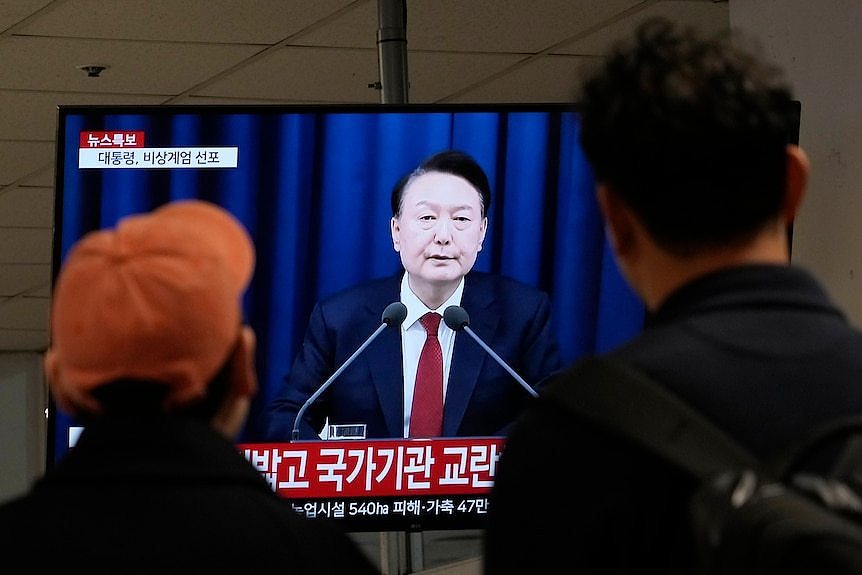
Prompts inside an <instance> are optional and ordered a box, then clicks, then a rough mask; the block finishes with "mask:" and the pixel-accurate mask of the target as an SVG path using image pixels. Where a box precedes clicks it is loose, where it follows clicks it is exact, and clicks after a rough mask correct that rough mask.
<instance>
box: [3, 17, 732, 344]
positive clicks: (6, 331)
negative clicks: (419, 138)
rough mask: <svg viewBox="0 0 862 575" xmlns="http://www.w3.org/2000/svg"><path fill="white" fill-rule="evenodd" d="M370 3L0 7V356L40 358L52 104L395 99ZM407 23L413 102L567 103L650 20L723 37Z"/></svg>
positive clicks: (543, 24) (545, 22)
mask: <svg viewBox="0 0 862 575" xmlns="http://www.w3.org/2000/svg"><path fill="white" fill-rule="evenodd" d="M379 2H383V3H384V4H379V3H378V0H355V1H350V0H313V1H306V0H254V1H245V2H240V1H236V0H182V1H177V0H147V1H146V2H142V1H141V0H54V1H47V0H6V1H0V352H2V351H43V350H44V349H45V348H46V347H47V345H48V331H47V325H48V309H49V301H50V299H49V296H50V290H51V256H52V247H51V246H52V233H53V207H54V206H53V203H54V150H55V134H56V129H57V126H56V120H57V106H58V105H61V104H148V105H154V104H155V105H162V104H165V105H169V104H202V105H206V104H233V103H241V104H257V103H261V104H276V103H286V104H291V103H302V104H309V103H378V102H395V101H399V100H393V99H392V97H391V91H390V89H391V87H392V84H390V83H388V81H384V84H385V85H384V89H383V90H381V89H380V88H379V85H378V87H376V88H375V87H374V85H375V83H378V82H380V80H381V78H380V75H379V72H378V64H379V58H378V47H377V31H378V28H379V26H380V25H379V21H380V17H379V16H378V9H379V8H380V7H381V6H383V7H387V10H388V9H391V8H392V6H393V4H392V2H397V0H379ZM394 6H395V13H397V12H398V10H399V9H400V6H401V4H395V5H394ZM405 12H406V21H407V25H406V50H407V52H406V53H407V65H406V68H407V78H408V80H409V95H408V97H407V101H409V102H410V103H417V104H428V103H443V102H446V103H480V102H492V103H517V102H542V103H544V102H567V101H570V100H571V98H572V94H573V91H574V89H575V87H576V86H577V83H578V76H579V73H581V72H582V71H583V69H584V66H585V65H587V64H589V63H591V62H595V60H596V59H597V58H599V57H600V55H601V54H602V53H603V51H604V50H605V49H606V48H607V46H608V45H609V43H611V42H612V41H613V40H614V39H616V38H618V37H621V36H624V35H628V34H630V33H631V31H632V30H633V28H634V27H635V26H636V25H637V23H638V22H640V21H642V20H643V19H645V18H648V17H651V16H655V15H664V16H668V17H670V18H672V19H675V20H678V21H682V22H686V23H688V24H691V25H694V26H697V27H699V28H702V29H705V30H710V31H712V30H722V29H726V28H727V27H728V25H729V13H728V12H729V8H728V4H727V2H726V1H716V0H645V1H637V0H529V1H528V0H471V1H458V0H407V2H406V10H405ZM387 13H389V12H387ZM385 21H387V22H388V20H385ZM396 46H397V47H398V48H403V47H404V44H403V43H396ZM386 61H387V62H389V61H390V60H386ZM84 66H104V68H105V69H104V70H103V71H102V73H101V74H100V75H98V76H95V77H92V76H89V75H88V74H87V72H86V71H84V70H82V69H81V68H82V67H84ZM397 77H398V78H402V77H403V76H400V75H399V76H397ZM401 85H403V84H401ZM384 94H387V99H386V100H384V99H383V95H384ZM396 94H397V96H396V97H398V98H401V96H400V94H401V92H400V91H396ZM400 101H403V99H402V100H400Z"/></svg>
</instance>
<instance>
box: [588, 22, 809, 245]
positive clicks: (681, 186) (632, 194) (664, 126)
mask: <svg viewBox="0 0 862 575" xmlns="http://www.w3.org/2000/svg"><path fill="white" fill-rule="evenodd" d="M743 41H747V40H746V39H744V38H742V37H732V36H731V35H729V34H723V35H719V36H715V37H712V38H708V39H701V38H698V37H697V35H696V34H695V33H694V32H693V31H692V30H690V29H680V28H677V27H675V25H674V24H672V23H671V22H669V21H667V20H663V19H654V20H651V21H648V22H646V23H645V24H643V25H641V27H639V28H638V31H637V34H636V37H635V39H634V43H633V44H629V43H625V44H620V45H618V46H617V47H616V48H615V49H614V50H613V51H612V52H611V54H610V55H609V57H608V58H607V60H606V61H605V62H604V64H603V66H602V68H601V70H599V71H598V72H597V73H596V74H595V75H593V76H592V77H590V78H589V79H588V80H587V81H586V82H585V83H584V85H583V92H582V94H581V99H580V105H581V113H582V127H581V134H580V141H581V146H582V148H583V150H584V153H585V155H586V157H587V160H588V161H589V162H590V164H591V166H592V168H593V171H594V175H595V177H596V180H597V181H598V182H600V183H604V184H607V185H609V186H610V187H611V188H612V189H613V190H614V192H615V193H617V194H618V195H619V196H620V197H621V198H622V199H623V200H624V201H625V202H626V203H627V204H628V205H629V206H631V208H632V209H633V210H634V211H635V212H636V213H637V214H638V215H639V217H640V218H641V219H642V221H643V223H644V225H645V226H646V228H647V229H648V231H649V232H650V234H651V235H652V236H653V237H654V238H655V240H656V241H657V242H659V244H660V245H662V246H663V247H665V248H666V249H669V250H671V251H673V252H675V253H678V254H681V255H685V254H690V253H693V252H696V251H697V250H698V249H700V248H709V247H714V246H719V245H726V244H734V243H738V242H743V241H745V240H747V239H749V238H750V237H751V236H752V235H753V234H754V233H755V232H756V231H757V230H758V228H760V227H761V226H762V225H763V224H764V223H766V222H767V221H768V220H769V219H770V218H772V217H774V216H776V215H777V214H778V213H779V212H780V209H781V205H782V199H783V193H784V184H785V178H786V152H785V150H786V146H787V145H788V144H789V143H791V142H792V133H791V126H792V125H793V122H792V119H793V118H794V111H795V110H794V107H793V101H792V97H791V91H790V88H789V85H788V84H786V82H785V80H784V79H783V74H782V71H781V70H780V69H779V68H778V67H776V66H774V65H772V64H770V63H769V62H767V61H766V60H764V59H762V58H761V57H760V55H759V53H758V51H757V50H756V49H755V48H754V47H753V45H751V46H750V47H749V48H745V47H743V46H742V45H741V43H742V42H743Z"/></svg>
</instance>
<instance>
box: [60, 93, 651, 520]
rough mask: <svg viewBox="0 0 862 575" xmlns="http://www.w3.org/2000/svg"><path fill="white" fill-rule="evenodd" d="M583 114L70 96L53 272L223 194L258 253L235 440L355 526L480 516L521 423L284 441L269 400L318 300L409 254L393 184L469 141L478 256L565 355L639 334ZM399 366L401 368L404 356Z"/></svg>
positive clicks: (292, 488) (562, 108) (301, 503)
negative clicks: (97, 244)
mask: <svg viewBox="0 0 862 575" xmlns="http://www.w3.org/2000/svg"><path fill="white" fill-rule="evenodd" d="M578 129H579V123H578V112H577V108H576V107H573V106H566V105H548V104H536V105H532V104H512V105H499V104H495V105H424V106H419V105H407V104H405V105H388V104H387V105H384V104H381V105H359V106H356V105H350V106H348V105H343V106H335V105H319V106H315V105H310V106H281V105H279V106H257V105H256V106H159V107H145V106H61V107H60V109H59V124H58V140H57V141H58V149H57V170H56V179H57V181H56V206H55V212H54V213H55V242H54V260H53V261H54V272H55V273H56V272H57V271H58V270H59V266H60V265H61V263H62V261H63V258H64V257H65V255H66V253H67V252H68V250H69V248H70V246H71V245H72V244H73V243H74V242H75V241H76V240H77V239H78V238H80V237H81V236H82V235H83V234H85V233H87V232H88V231H90V230H94V229H98V228H104V227H111V226H114V225H115V224H116V223H117V221H118V220H119V219H120V218H122V217H123V216H126V215H129V214H133V213H138V212H143V211H148V210H150V209H152V208H154V207H156V206H158V205H160V204H164V203H166V202H171V201H174V200H179V199H185V198H200V199H205V200H208V201H211V202H215V203H217V204H219V205H221V206H224V207H225V208H227V209H228V210H230V211H231V212H232V213H233V214H234V215H235V216H236V217H237V218H239V220H241V221H242V222H243V224H244V225H245V226H246V227H247V229H248V230H249V232H250V233H251V235H252V238H253V240H254V242H255V244H256V247H257V252H258V260H257V267H256V270H255V274H254V278H253V281H252V284H251V287H250V289H249V290H248V293H247V295H246V297H245V300H244V311H245V316H246V320H247V321H248V323H249V324H250V325H251V326H252V327H253V328H254V330H255V331H256V333H257V339H258V356H257V368H258V374H259V380H260V391H259V393H258V396H257V397H256V400H255V402H254V404H253V406H252V412H251V415H250V418H249V420H248V423H247V425H246V427H245V429H244V430H243V432H242V434H241V436H240V437H239V438H238V448H239V449H241V450H242V452H243V453H244V454H245V455H246V456H247V457H248V458H249V460H250V461H252V462H253V463H254V464H255V465H256V466H257V467H258V468H259V469H260V470H261V472H262V473H263V474H264V475H265V476H266V477H267V479H268V480H269V481H270V484H271V485H272V487H273V489H275V490H276V491H277V492H278V493H279V494H282V495H284V496H285V497H288V498H290V499H293V500H294V501H295V503H296V508H297V509H298V510H301V511H303V512H304V513H306V514H307V515H309V516H318V515H320V516H332V517H337V518H339V519H342V520H344V521H345V522H347V523H349V528H351V529H356V530H361V529H368V530H372V529H373V530H399V529H402V528H405V527H411V528H415V527H428V526H444V527H445V528H459V527H462V526H463V527H474V526H477V525H479V524H480V523H481V519H482V514H483V513H484V506H485V505H486V504H487V499H486V497H485V496H486V494H487V491H488V489H489V487H490V485H491V484H492V483H493V475H494V468H495V463H496V460H497V458H498V457H499V452H500V450H501V449H502V448H503V446H504V439H505V438H504V437H501V436H500V437H466V438H463V437H462V438H456V437H451V438H450V437H447V438H442V439H439V440H427V441H424V442H423V441H419V442H417V441H412V440H407V439H403V438H390V439H388V440H385V441H373V440H367V441H363V440H362V439H361V438H360V439H349V437H351V435H350V433H351V430H349V429H348V430H342V432H344V433H345V435H343V436H342V437H340V438H336V439H331V440H328V441H294V442H291V441H290V438H285V440H284V442H278V443H273V442H271V441H269V440H267V438H266V429H267V425H268V421H267V408H268V406H269V404H270V402H271V401H272V400H273V398H274V397H275V396H276V394H277V392H278V390H279V388H280V387H281V386H282V384H283V381H284V379H285V377H286V375H287V374H288V372H289V371H290V369H291V365H292V362H293V360H294V358H295V357H296V355H297V353H298V350H299V348H300V346H301V344H302V341H303V337H304V334H305V330H306V327H307V325H308V321H309V317H310V315H311V313H312V309H313V307H314V305H315V304H316V302H318V301H320V300H321V299H322V298H325V297H326V296H328V295H330V294H334V293H336V292H338V291H339V290H342V289H344V288H348V287H350V286H353V285H357V284H359V283H362V282H365V281H367V280H372V279H376V278H382V277H386V276H392V275H395V274H398V273H399V272H400V270H401V262H400V259H399V256H398V253H396V252H395V251H394V249H393V245H392V237H391V232H390V219H391V217H392V213H391V208H390V193H391V191H392V187H393V185H394V184H395V182H396V181H398V179H399V178H400V177H401V176H402V175H404V174H405V173H407V172H409V171H410V170H412V169H413V168H414V167H416V166H417V165H418V164H419V162H421V160H422V159H424V158H426V157H428V156H430V155H431V154H433V153H435V152H438V151H441V150H447V149H455V150H461V151H464V152H467V153H468V154H470V155H471V156H473V157H474V158H475V159H476V160H477V161H478V162H479V163H480V164H481V166H482V167H483V168H484V171H485V172H486V173H487V175H488V179H489V183H490V187H491V190H492V198H493V200H492V202H491V204H490V209H489V211H488V214H487V216H488V220H489V223H488V232H487V235H486V237H485V240H484V243H483V248H482V250H481V251H480V253H479V256H478V259H477V261H476V264H475V266H474V269H475V270H477V271H480V272H492V273H494V274H499V275H503V276H508V277H510V278H513V279H515V280H518V281H520V282H523V283H527V284H530V285H532V286H536V287H538V288H540V289H542V290H544V291H545V292H547V294H549V296H550V301H551V306H552V321H553V326H554V328H553V329H554V334H555V336H556V338H557V341H558V344H559V348H560V354H561V359H562V361H563V364H564V365H565V364H567V363H570V362H572V361H574V360H576V359H577V358H578V357H580V356H582V355H583V354H585V353H589V352H595V351H604V350H606V349H609V348H611V347H613V346H615V345H617V344H618V343H620V342H622V341H624V340H626V339H628V338H630V337H631V336H632V335H634V334H635V333H636V332H638V331H639V330H640V329H641V327H642V322H643V316H644V312H643V309H642V307H641V304H640V303H639V302H638V300H637V299H636V297H635V296H634V295H633V294H632V293H631V292H630V291H629V289H628V288H627V286H626V285H625V283H624V282H623V280H622V279H621V277H620V276H619V273H618V271H617V268H616V266H615V264H614V262H613V258H612V256H611V253H610V251H609V248H608V246H607V243H606V241H605V236H604V230H603V225H602V223H601V220H600V217H599V212H598V208H597V205H596V202H595V197H594V182H593V179H592V175H591V172H590V170H589V168H588V166H587V164H586V161H585V159H584V157H583V155H582V153H581V151H580V149H579V146H578ZM380 311H381V312H382V311H383V310H382V309H381V310H380ZM363 335H364V334H363ZM367 335H368V336H371V335H372V334H370V333H369V334H367ZM456 337H467V335H466V334H463V333H460V332H459V333H458V335H457V336H456ZM371 345H373V343H372V344H371ZM491 351H493V350H491ZM484 361H488V362H492V361H495V360H494V359H493V357H491V354H490V353H489V355H488V357H486V358H484ZM392 369H393V370H399V372H400V369H401V363H400V358H399V357H396V358H393V361H392ZM320 383H321V384H322V383H323V382H320ZM511 383H512V385H515V386H517V385H518V383H517V382H516V381H515V380H514V378H513V380H512V382H511ZM529 383H531V384H532V383H535V382H529ZM338 384H339V381H338V378H337V377H335V378H334V379H333V380H332V382H331V386H333V387H334V386H337V385H338ZM525 393H526V390H525ZM49 417H50V428H49V437H50V445H49V462H48V464H49V466H50V465H51V464H53V462H55V461H56V460H57V459H59V458H60V457H62V456H63V455H64V454H65V453H66V452H67V450H68V449H70V446H71V445H73V444H74V440H75V435H76V433H77V432H78V431H79V430H80V428H79V426H78V425H77V423H76V422H75V421H73V420H70V419H69V418H68V417H66V416H65V415H64V414H63V413H61V412H59V411H57V410H56V409H54V408H53V406H52V407H51V409H50V411H49ZM430 462H437V463H436V466H435V467H434V468H433V469H431V463H430ZM411 469H412V470H413V473H414V474H415V472H416V470H417V469H419V470H421V472H420V474H419V475H421V478H417V476H415V475H411V471H410V470H411ZM419 479H421V481H420V480H419Z"/></svg>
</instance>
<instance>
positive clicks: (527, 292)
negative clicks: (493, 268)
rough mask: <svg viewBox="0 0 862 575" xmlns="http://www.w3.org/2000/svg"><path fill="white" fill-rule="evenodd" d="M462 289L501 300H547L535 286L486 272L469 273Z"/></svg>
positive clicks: (544, 294) (545, 295) (542, 292)
mask: <svg viewBox="0 0 862 575" xmlns="http://www.w3.org/2000/svg"><path fill="white" fill-rule="evenodd" d="M464 289H465V290H475V291H482V292H486V293H493V294H495V295H496V296H497V297H499V298H503V299H521V300H526V301H530V300H542V299H547V298H548V294H547V293H546V292H544V291H543V290H541V289H539V288H537V287H535V286H532V285H530V284H528V283H525V282H522V281H519V280H516V279H514V278H512V277H509V276H505V275H502V274H493V273H488V272H470V273H469V274H467V276H466V277H465V283H464Z"/></svg>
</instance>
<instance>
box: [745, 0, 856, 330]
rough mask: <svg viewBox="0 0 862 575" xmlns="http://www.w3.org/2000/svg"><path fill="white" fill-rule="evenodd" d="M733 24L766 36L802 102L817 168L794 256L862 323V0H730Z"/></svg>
mask: <svg viewBox="0 0 862 575" xmlns="http://www.w3.org/2000/svg"><path fill="white" fill-rule="evenodd" d="M730 24H731V26H732V27H738V28H740V29H744V30H747V31H749V32H752V33H754V34H755V35H756V36H757V37H758V38H759V39H760V41H761V43H762V44H763V45H764V47H765V49H766V50H767V52H768V53H769V55H770V56H771V57H772V58H773V59H774V60H775V61H777V62H778V63H780V64H781V65H782V66H783V67H784V68H785V70H787V71H788V74H789V77H790V79H791V81H792V82H793V85H794V88H795V92H796V96H797V98H798V99H799V100H800V101H801V102H802V123H801V129H800V134H799V143H800V146H802V148H803V149H805V150H806V151H807V152H808V155H809V158H810V159H811V165H812V173H811V181H810V184H809V187H808V195H807V197H806V199H805V202H804V204H803V206H802V212H801V213H800V215H799V217H798V218H797V221H796V223H795V225H794V235H793V254H792V260H793V261H794V263H797V264H800V265H803V266H805V267H807V268H809V269H810V270H812V271H813V272H814V273H815V274H816V275H817V276H818V277H819V278H820V279H821V280H822V281H823V282H824V283H825V284H826V287H827V289H828V290H829V291H830V293H831V294H832V296H833V297H834V298H835V300H837V302H838V303H839V305H840V306H841V307H843V308H844V309H845V310H846V311H847V313H848V315H849V317H850V318H851V319H852V320H853V321H854V322H855V323H857V324H862V292H860V289H859V287H860V281H862V97H860V95H862V66H860V65H859V62H860V56H862V41H860V39H859V30H860V26H862V2H860V1H859V0H822V1H818V2H812V1H811V0H731V2H730ZM857 276H860V277H857Z"/></svg>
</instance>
